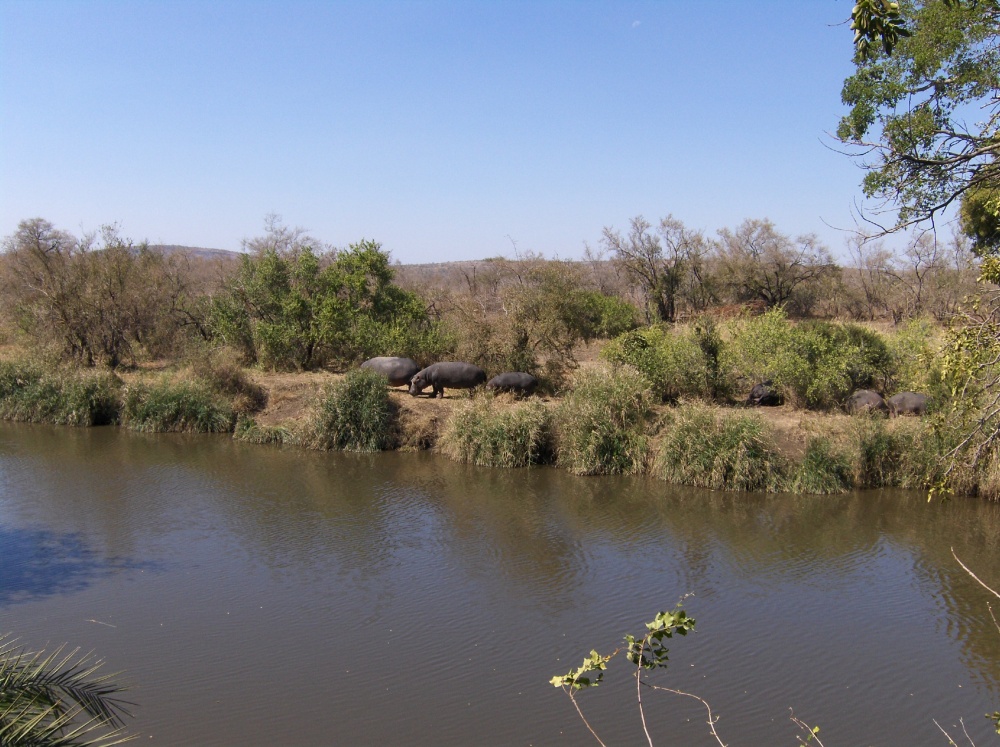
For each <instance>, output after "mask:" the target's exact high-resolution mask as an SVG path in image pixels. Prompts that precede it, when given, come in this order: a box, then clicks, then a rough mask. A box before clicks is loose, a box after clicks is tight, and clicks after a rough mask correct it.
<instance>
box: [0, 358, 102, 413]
mask: <svg viewBox="0 0 1000 747" xmlns="http://www.w3.org/2000/svg"><path fill="white" fill-rule="evenodd" d="M120 403H121V382H120V381H119V380H118V379H117V378H116V377H115V376H114V374H112V373H109V372H107V371H77V370H72V369H65V370H63V369H59V370H55V371H51V372H43V371H42V370H41V369H40V368H37V367H35V366H32V365H30V364H21V363H11V362H3V363H0V418H3V419H4V420H15V421H20V422H29V423H50V424H53V425H74V426H92V425H107V424H110V423H114V422H116V421H117V420H118V410H119V407H120Z"/></svg>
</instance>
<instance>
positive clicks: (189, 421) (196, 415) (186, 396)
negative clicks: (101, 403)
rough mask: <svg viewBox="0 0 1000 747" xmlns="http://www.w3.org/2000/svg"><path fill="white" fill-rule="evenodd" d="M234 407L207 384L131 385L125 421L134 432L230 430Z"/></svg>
mask: <svg viewBox="0 0 1000 747" xmlns="http://www.w3.org/2000/svg"><path fill="white" fill-rule="evenodd" d="M235 420H236V418H235V415H234V413H233V408H232V407H231V406H230V404H229V403H228V402H226V401H225V400H224V399H222V398H221V397H220V396H219V395H218V394H217V393H216V392H213V391H212V390H211V388H210V387H208V386H206V385H205V384H204V383H194V382H189V381H181V382H171V381H169V380H167V379H163V380H161V381H160V382H158V383H156V384H152V385H146V384H138V385H135V386H130V387H128V388H127V390H126V392H125V402H124V405H123V409H122V424H123V425H125V426H126V427H127V428H130V429H131V430H134V431H144V432H147V433H165V432H169V431H191V432H196V433H228V432H229V431H232V430H233V425H234V424H235Z"/></svg>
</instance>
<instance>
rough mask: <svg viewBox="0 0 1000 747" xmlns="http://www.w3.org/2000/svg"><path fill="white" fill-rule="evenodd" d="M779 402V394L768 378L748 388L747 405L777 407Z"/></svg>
mask: <svg viewBox="0 0 1000 747" xmlns="http://www.w3.org/2000/svg"><path fill="white" fill-rule="evenodd" d="M780 404H781V395H780V394H778V391H777V390H776V389H775V388H774V386H773V384H772V382H771V380H770V379H768V380H767V381H762V382H760V383H759V384H757V385H756V386H754V388H753V389H751V390H750V396H748V397H747V406H749V407H777V406H778V405H780Z"/></svg>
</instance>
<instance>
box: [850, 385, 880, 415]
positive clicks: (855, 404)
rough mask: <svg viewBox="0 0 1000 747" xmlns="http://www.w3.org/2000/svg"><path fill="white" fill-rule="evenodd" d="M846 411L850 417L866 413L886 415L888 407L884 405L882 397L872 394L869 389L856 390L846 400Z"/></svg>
mask: <svg viewBox="0 0 1000 747" xmlns="http://www.w3.org/2000/svg"><path fill="white" fill-rule="evenodd" d="M845 407H846V409H847V411H848V412H849V413H850V414H851V415H859V414H861V413H866V412H880V413H883V414H887V413H888V412H889V406H888V405H886V403H885V400H884V399H882V395H881V394H879V393H878V392H873V391H872V390H871V389H858V391H856V392H855V393H854V394H852V395H851V396H850V397H848V398H847V404H846V406H845Z"/></svg>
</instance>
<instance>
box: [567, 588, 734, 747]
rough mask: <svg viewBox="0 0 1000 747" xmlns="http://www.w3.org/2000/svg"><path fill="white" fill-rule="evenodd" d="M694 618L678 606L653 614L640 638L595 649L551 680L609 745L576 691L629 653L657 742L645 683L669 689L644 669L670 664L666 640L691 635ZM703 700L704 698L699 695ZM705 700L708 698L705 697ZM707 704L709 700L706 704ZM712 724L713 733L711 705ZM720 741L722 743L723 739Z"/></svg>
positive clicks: (594, 682) (596, 680) (595, 680)
mask: <svg viewBox="0 0 1000 747" xmlns="http://www.w3.org/2000/svg"><path fill="white" fill-rule="evenodd" d="M694 624H695V621H694V618H693V617H688V614H687V613H686V612H685V611H684V610H683V609H682V608H681V606H680V605H679V604H678V606H677V607H676V608H675V609H674V610H673V611H670V612H660V613H659V614H657V615H656V617H655V618H653V620H652V621H650V622H648V623H646V634H645V635H644V636H642V637H641V638H636V637H635V636H634V635H631V634H629V635H626V636H625V641H624V645H622V646H619V647H618V648H616V649H615V650H614V651H612V652H611V653H610V654H607V655H602V654H600V653H598V652H597V651H591V652H590V656H588V657H587V658H586V659H584V660H583V664H581V665H580V666H579V667H577V668H576V669H573V670H570V671H569V672H567V673H566V674H564V675H557V676H555V677H553V678H552V679H551V680H549V681H550V682H551V683H552V684H553V685H554V686H555V687H561V688H562V689H563V691H564V692H565V693H566V694H567V695H568V696H569V699H570V701H571V702H572V703H573V707H574V708H576V712H577V713H578V714H579V716H580V719H581V720H582V721H583V723H584V725H585V726H586V727H587V729H588V730H589V731H590V733H591V734H593V735H594V739H596V740H597V741H598V743H599V744H601V745H602V747H606V746H605V745H604V742H603V741H602V740H601V738H600V737H599V736H598V735H597V732H596V731H595V730H594V728H593V727H592V726H591V725H590V722H589V721H587V719H586V717H585V716H584V715H583V711H582V710H581V709H580V704H579V703H577V701H576V692H577V691H578V690H583V689H585V688H588V687H597V686H598V685H599V684H601V681H602V680H603V679H604V672H605V670H607V668H608V662H610V661H611V660H612V659H613V658H614V657H616V656H617V655H618V654H620V653H622V652H624V653H625V657H626V658H627V659H628V660H629V661H630V662H631V663H632V664H633V665H634V666H635V668H636V670H635V679H636V696H637V698H638V703H639V717H640V718H641V719H642V728H643V730H644V731H645V733H646V739H647V741H648V742H649V744H650V747H652V745H653V740H652V737H650V734H649V730H648V729H647V728H646V715H645V712H644V711H643V706H642V686H643V685H646V686H648V687H653V688H654V689H662V690H667V689H668V688H660V687H656V686H653V685H649V683H646V682H644V681H643V679H642V673H643V671H644V670H646V671H648V670H652V669H660V668H665V667H666V666H667V659H668V656H667V654H668V649H667V647H666V646H665V645H664V641H665V640H666V639H667V638H673V636H674V635H675V634H676V635H687V634H688V632H689V631H692V630H694ZM670 692H678V693H679V694H682V695H689V697H696V696H690V694H689V693H681V692H680V691H673V690H670ZM698 699H699V700H701V699H700V698H698ZM702 703H704V701H702ZM706 706H707V704H706ZM709 714H710V716H709V724H710V726H711V728H712V733H713V734H714V733H715V727H714V723H715V722H714V719H712V717H711V709H709ZM720 744H722V743H721V742H720Z"/></svg>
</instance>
